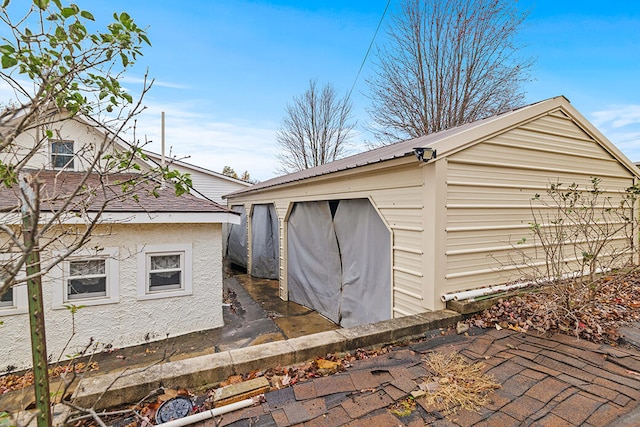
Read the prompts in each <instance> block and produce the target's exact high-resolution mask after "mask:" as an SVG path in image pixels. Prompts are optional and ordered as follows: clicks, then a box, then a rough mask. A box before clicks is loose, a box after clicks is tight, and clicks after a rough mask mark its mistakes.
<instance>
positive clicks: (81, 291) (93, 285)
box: [67, 277, 107, 299]
mask: <svg viewBox="0 0 640 427" xmlns="http://www.w3.org/2000/svg"><path fill="white" fill-rule="evenodd" d="M67 284H68V289H67V292H68V296H69V298H70V299H73V298H83V297H94V296H105V295H107V278H106V277H92V278H87V279H69V280H67Z"/></svg>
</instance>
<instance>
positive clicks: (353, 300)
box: [287, 199, 391, 327]
mask: <svg viewBox="0 0 640 427" xmlns="http://www.w3.org/2000/svg"><path fill="white" fill-rule="evenodd" d="M336 206H337V207H336ZM332 208H333V209H332ZM287 237H288V242H287V244H288V254H289V257H288V261H289V262H288V272H289V275H288V287H289V299H290V300H292V301H295V302H297V303H299V304H302V305H305V306H307V307H311V308H313V309H314V310H316V311H318V312H319V313H321V314H323V315H325V316H326V317H328V318H329V319H331V320H332V321H334V322H335V323H339V324H340V325H342V326H344V327H349V326H355V325H361V324H366V323H373V322H377V321H379V320H386V319H390V318H391V284H390V283H391V260H390V253H391V246H390V245H391V236H390V233H389V231H388V230H387V228H386V227H385V225H384V223H383V222H382V220H381V219H380V217H379V216H378V213H377V212H376V210H375V209H374V208H373V206H371V203H370V202H369V201H368V200H366V199H355V200H340V201H339V202H331V204H330V203H329V202H326V201H323V202H303V203H296V204H295V205H294V207H293V211H292V212H291V215H290V216H289V223H288V236H287Z"/></svg>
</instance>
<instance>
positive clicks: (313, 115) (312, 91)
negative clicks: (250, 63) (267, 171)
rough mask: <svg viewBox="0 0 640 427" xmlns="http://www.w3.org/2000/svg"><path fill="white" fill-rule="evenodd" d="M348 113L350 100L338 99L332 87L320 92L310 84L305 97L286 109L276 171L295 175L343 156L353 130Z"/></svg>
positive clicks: (297, 99) (350, 107)
mask: <svg viewBox="0 0 640 427" xmlns="http://www.w3.org/2000/svg"><path fill="white" fill-rule="evenodd" d="M351 110H352V104H351V101H350V100H349V98H348V97H346V96H345V97H344V98H339V97H338V95H337V94H336V91H335V89H334V88H333V86H332V85H331V84H329V83H328V84H326V85H325V86H324V87H323V88H322V90H321V91H319V90H318V85H317V80H310V81H309V88H308V89H307V91H306V92H305V93H304V95H302V96H299V97H295V98H294V100H293V103H291V104H289V105H287V110H286V116H285V117H284V119H283V120H282V124H281V126H280V129H279V130H278V133H277V136H276V138H277V141H278V145H279V146H280V149H281V150H282V152H281V153H280V154H279V155H278V160H279V161H280V167H279V169H278V171H279V172H283V173H290V172H296V171H300V170H304V169H308V168H311V167H314V166H318V165H322V164H325V163H328V162H331V161H334V160H336V159H338V158H340V157H342V156H344V155H345V154H346V151H347V148H348V143H349V140H350V138H351V134H352V131H353V128H354V127H355V122H352V121H351V115H352V113H351Z"/></svg>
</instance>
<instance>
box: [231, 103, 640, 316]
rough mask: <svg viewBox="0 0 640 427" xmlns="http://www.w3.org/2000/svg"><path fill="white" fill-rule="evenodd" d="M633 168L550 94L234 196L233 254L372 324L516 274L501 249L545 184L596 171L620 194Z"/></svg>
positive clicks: (284, 291) (309, 299)
mask: <svg viewBox="0 0 640 427" xmlns="http://www.w3.org/2000/svg"><path fill="white" fill-rule="evenodd" d="M639 176H640V175H639V171H638V168H637V167H636V166H635V165H634V164H633V163H632V162H631V161H630V160H629V159H628V158H627V157H626V156H625V155H624V154H622V153H621V152H620V150H619V149H618V148H616V147H615V146H614V145H613V144H612V143H611V142H610V141H609V140H608V139H607V138H606V137H605V136H604V135H602V133H600V132H599V131H598V130H597V129H596V128H595V127H594V126H593V125H592V124H591V123H589V122H588V120H587V119H586V118H585V117H583V116H582V115H581V114H580V113H579V112H578V111H577V110H576V109H575V108H574V107H573V106H572V105H571V104H570V103H569V101H568V100H567V99H566V98H564V97H562V96H560V97H555V98H551V99H548V100H545V101H541V102H538V103H535V104H531V105H528V106H525V107H522V108H519V109H515V110H512V111H508V112H505V113H503V114H500V115H496V116H493V117H489V118H487V119H483V120H480V121H477V122H473V123H468V124H465V125H462V126H458V127H456V128H452V129H448V130H445V131H442V132H438V133H435V134H431V135H427V136H423V137H420V138H416V139H413V140H408V141H403V142H399V143H395V144H392V145H388V146H385V147H382V148H378V149H374V150H371V151H368V152H365V153H361V154H357V155H354V156H351V157H347V158H344V159H341V160H337V161H335V162H332V163H328V164H325V165H321V166H318V167H315V168H311V169H307V170H304V171H300V172H297V173H293V174H289V175H285V176H281V177H277V178H273V179H271V180H268V181H265V182H262V183H259V184H257V185H255V186H253V187H249V188H246V189H243V190H240V191H236V192H234V193H231V194H229V195H227V196H226V197H227V203H228V206H229V207H231V208H232V209H233V210H234V211H236V212H240V213H241V214H242V215H243V217H244V219H243V223H242V224H241V225H240V226H233V227H232V228H233V229H232V230H231V235H230V236H229V245H230V246H229V249H230V251H231V252H233V255H234V256H235V259H236V260H237V261H234V262H238V263H243V262H244V263H245V265H246V266H247V268H248V271H249V272H250V273H252V274H254V275H259V276H261V277H270V276H269V275H271V276H272V277H275V278H278V279H279V281H280V297H281V298H282V299H285V300H287V299H290V300H293V301H296V302H299V303H301V304H303V305H306V306H309V307H312V308H314V309H316V310H317V311H319V312H320V313H322V314H324V315H325V316H327V317H328V318H330V319H332V320H333V321H335V322H336V323H339V324H341V325H343V326H351V325H357V324H363V323H370V322H375V321H378V320H383V319H389V318H394V317H400V316H406V315H411V314H417V313H420V312H424V311H429V310H436V309H440V308H443V307H444V303H443V301H442V299H443V298H442V297H443V295H444V296H446V295H448V294H451V293H456V292H460V291H464V290H469V289H474V288H482V287H487V286H492V285H496V284H503V283H509V282H513V281H516V280H521V279H522V274H523V273H522V269H521V268H511V267H510V266H509V265H508V263H509V253H510V251H511V250H512V249H513V245H514V242H515V241H517V240H519V239H521V238H522V237H525V236H527V235H529V233H530V223H531V221H532V211H531V200H532V198H533V197H534V196H535V194H539V193H541V192H544V191H545V189H547V188H549V185H550V184H553V183H557V182H561V183H565V184H570V183H576V184H577V185H580V186H588V185H589V184H590V183H591V182H592V180H593V178H594V177H597V178H598V179H599V182H600V184H599V185H600V188H602V189H605V191H607V192H609V193H611V194H616V192H618V191H623V190H625V189H627V188H629V187H631V186H632V185H634V184H635V183H636V182H637V180H638V177H639ZM634 209H635V208H634ZM633 215H634V217H637V212H634V213H633ZM234 242H235V243H234ZM265 242H266V243H265ZM269 242H271V243H269ZM265 264H268V265H269V268H267V269H266V270H269V271H268V272H266V273H265V272H264V271H261V270H265V269H264V268H263V267H264V265H265Z"/></svg>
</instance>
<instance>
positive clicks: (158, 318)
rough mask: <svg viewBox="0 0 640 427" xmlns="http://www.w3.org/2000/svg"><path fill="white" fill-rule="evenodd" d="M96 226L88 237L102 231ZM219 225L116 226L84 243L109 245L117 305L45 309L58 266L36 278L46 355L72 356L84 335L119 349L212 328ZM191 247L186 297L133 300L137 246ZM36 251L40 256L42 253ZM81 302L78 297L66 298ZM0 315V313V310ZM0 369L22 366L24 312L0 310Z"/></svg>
mask: <svg viewBox="0 0 640 427" xmlns="http://www.w3.org/2000/svg"><path fill="white" fill-rule="evenodd" d="M105 231H106V228H103V229H101V230H97V231H96V233H94V236H97V235H98V234H100V233H102V232H105ZM221 237H222V236H221V225H220V224H187V225H182V224H154V225H150V224H119V225H113V226H112V227H111V229H110V234H109V235H108V236H106V237H101V238H98V237H94V238H93V239H92V241H91V242H90V244H89V246H95V245H99V246H101V247H117V248H118V250H119V259H118V271H119V279H120V287H119V302H118V303H113V304H105V305H95V306H86V307H84V308H82V309H80V310H79V311H78V312H77V314H76V315H75V335H74V336H73V337H72V340H71V344H70V346H69V348H67V349H65V350H64V351H63V346H64V345H65V343H66V342H67V341H68V340H69V338H71V336H72V332H71V331H72V328H73V324H72V317H71V314H70V313H69V311H68V310H67V309H65V308H61V309H60V308H58V309H53V308H52V306H53V298H52V295H53V294H52V292H53V288H54V287H56V286H57V287H60V286H61V281H60V279H59V275H60V270H54V271H52V272H50V273H48V274H47V275H46V276H45V279H44V281H43V292H44V304H45V313H46V332H47V350H48V353H49V354H50V355H51V360H54V361H55V360H58V358H59V357H60V355H61V354H62V355H63V358H64V355H68V354H73V353H74V352H75V351H77V349H79V348H82V347H84V345H86V344H87V343H88V342H89V340H90V338H93V339H94V340H95V341H97V342H100V343H104V344H111V345H113V346H114V347H125V346H131V345H136V344H141V343H144V342H145V341H149V340H151V341H154V340H158V339H162V338H166V336H167V335H169V336H176V335H181V334H185V333H189V332H194V331H200V330H205V329H211V328H216V327H220V326H222V325H223V323H224V322H223V317H222V262H221V253H222V239H221ZM188 243H190V244H191V245H192V272H193V275H192V283H193V291H192V295H188V296H180V297H167V298H158V299H148V300H141V299H139V298H138V285H137V277H138V274H137V266H138V260H137V254H138V248H139V247H140V245H166V244H188ZM42 256H43V257H44V256H47V254H46V253H43V254H42ZM74 302H75V304H76V305H81V304H82V301H81V300H77V301H74ZM0 313H1V310H0ZM0 321H2V322H4V324H3V325H2V326H0V342H1V343H2V344H1V345H0V369H1V370H4V369H5V368H6V367H7V366H8V365H12V366H15V367H17V368H24V367H27V366H29V365H30V360H31V348H30V344H29V324H28V317H27V315H26V314H17V315H11V316H2V315H0Z"/></svg>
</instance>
